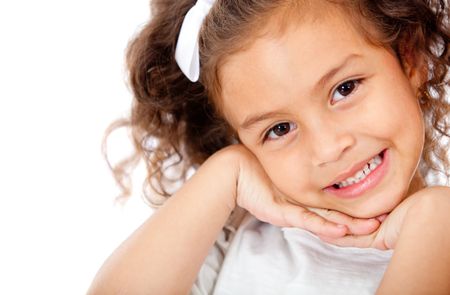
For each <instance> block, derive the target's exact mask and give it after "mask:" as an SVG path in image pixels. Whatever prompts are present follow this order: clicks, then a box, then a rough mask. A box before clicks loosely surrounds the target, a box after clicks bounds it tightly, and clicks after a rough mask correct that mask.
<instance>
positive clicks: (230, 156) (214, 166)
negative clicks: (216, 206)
mask: <svg viewBox="0 0 450 295" xmlns="http://www.w3.org/2000/svg"><path fill="white" fill-rule="evenodd" d="M240 161H241V155H240V151H239V148H237V147H236V146H228V147H225V148H223V149H221V150H219V151H217V152H216V153H215V154H213V155H212V156H211V157H210V158H208V160H207V161H206V162H205V163H204V166H208V167H207V169H208V172H207V174H209V175H210V177H211V180H212V182H213V183H214V186H215V187H216V189H215V191H216V192H217V197H218V198H220V200H221V201H223V202H224V204H225V205H226V206H227V207H228V208H229V209H230V211H232V210H234V209H235V207H236V206H237V201H236V200H237V183H238V178H239V167H240ZM205 168H206V167H205Z"/></svg>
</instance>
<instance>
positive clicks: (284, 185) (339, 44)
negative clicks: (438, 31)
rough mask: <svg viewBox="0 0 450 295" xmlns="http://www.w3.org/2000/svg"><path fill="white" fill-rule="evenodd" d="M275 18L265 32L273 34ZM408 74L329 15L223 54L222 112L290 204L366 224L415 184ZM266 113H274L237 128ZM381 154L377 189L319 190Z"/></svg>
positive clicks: (411, 76) (418, 128)
mask: <svg viewBox="0 0 450 295" xmlns="http://www.w3.org/2000/svg"><path fill="white" fill-rule="evenodd" d="M274 21H276V20H272V23H270V22H269V25H268V26H267V28H271V27H276V24H274V23H273V22H274ZM343 63H344V65H343ZM342 65H343V66H342ZM335 68H337V69H338V71H337V72H336V73H335V74H334V75H332V76H331V77H329V79H327V80H326V81H324V83H323V84H319V83H318V81H319V80H320V79H321V77H323V76H324V75H325V74H326V73H328V72H329V71H330V70H332V69H335ZM417 72H418V71H415V72H414V71H408V70H407V69H406V70H405V69H403V68H402V67H401V65H400V63H399V61H398V59H397V57H396V56H395V54H394V53H393V52H391V51H388V50H387V49H385V48H381V47H376V46H374V45H372V44H369V43H368V42H367V41H366V40H365V39H364V38H363V36H362V35H361V34H359V33H358V32H357V31H355V29H354V28H353V26H352V25H351V24H350V23H348V22H346V21H345V18H344V16H343V15H342V14H341V13H338V12H337V13H329V14H327V17H326V18H325V17H318V18H316V19H315V20H305V21H302V22H301V23H300V24H295V25H290V26H289V27H288V28H286V30H285V31H284V32H283V33H276V32H270V31H269V32H268V34H266V35H265V37H262V38H259V39H257V40H255V42H254V43H253V44H252V45H251V46H249V48H248V49H247V50H245V51H241V52H239V53H237V54H234V55H232V56H231V57H229V58H228V59H227V61H226V62H225V64H224V66H223V67H222V69H221V71H220V77H221V82H222V89H223V93H222V99H223V112H224V115H225V117H226V118H227V120H228V121H229V122H230V124H231V125H232V126H233V128H234V129H235V130H236V131H237V134H238V136H239V139H240V140H241V142H242V143H243V144H244V145H245V146H246V147H247V148H248V149H249V150H250V151H251V152H252V153H253V154H254V155H255V156H256V157H257V159H258V160H259V162H260V163H261V165H262V166H263V168H264V170H265V171H266V172H267V174H268V176H269V178H270V179H271V180H272V182H273V184H274V185H275V186H276V188H277V189H278V190H279V191H280V192H281V193H282V194H283V195H284V196H285V198H287V199H288V200H289V201H291V202H293V203H295V204H299V205H303V206H307V207H316V208H326V209H332V210H337V211H340V212H344V213H346V214H349V215H351V216H355V217H360V218H370V217H375V216H379V215H382V214H385V213H389V212H391V211H392V210H393V208H395V207H396V206H397V205H398V204H399V203H400V202H401V201H402V200H404V199H405V198H406V197H407V196H408V195H409V194H411V193H413V192H415V191H417V190H418V189H420V188H422V187H423V184H422V182H421V180H420V176H419V175H418V173H416V169H417V165H418V163H419V159H420V155H421V152H422V148H423V144H424V122H423V118H422V113H421V110H420V105H419V103H418V100H417V98H416V92H417V88H418V85H419V82H420V81H419V77H418V76H417V74H416V73H417ZM349 80H358V81H360V82H359V83H358V82H354V83H352V82H350V83H351V84H347V85H351V86H352V87H354V90H353V91H352V92H351V93H350V94H348V92H347V93H346V92H342V91H341V92H339V91H336V88H338V87H339V86H340V85H342V83H344V82H347V81H349ZM342 93H343V94H344V95H342ZM265 112H274V113H273V114H272V115H271V116H269V117H267V118H265V119H264V120H262V121H259V122H257V123H255V124H253V125H251V126H249V127H247V128H244V127H242V123H243V122H244V121H245V120H246V119H247V118H249V117H252V116H255V115H258V114H263V113H265ZM277 124H278V126H279V127H283V126H284V128H285V129H284V131H283V132H282V133H280V132H278V133H274V132H273V131H272V132H271V133H270V135H269V138H268V139H267V140H265V141H264V140H263V137H264V134H265V133H267V132H268V131H269V130H270V129H271V128H273V127H275V126H277ZM279 124H282V125H279ZM287 129H290V130H287ZM272 130H273V129H272ZM282 130H283V129H282ZM383 149H388V150H389V153H390V159H391V160H390V169H389V170H388V172H387V175H386V176H385V177H384V178H383V180H382V181H381V183H380V184H379V185H378V186H376V187H375V188H373V189H371V190H368V191H366V192H365V193H363V194H362V195H361V196H359V197H357V198H352V199H342V198H338V197H336V196H334V195H332V194H330V193H326V192H324V191H323V189H324V188H325V187H327V186H329V185H331V184H333V180H334V179H336V177H337V176H338V175H339V174H340V173H342V172H343V171H345V170H347V169H349V168H350V167H351V166H352V165H354V164H356V163H358V162H361V161H364V160H366V159H370V158H372V157H373V156H375V155H377V154H378V153H379V152H380V151H382V150H383ZM413 179H414V181H412V180H413ZM408 191H409V192H408Z"/></svg>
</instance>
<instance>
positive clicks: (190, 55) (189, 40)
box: [175, 0, 215, 82]
mask: <svg viewBox="0 0 450 295" xmlns="http://www.w3.org/2000/svg"><path fill="white" fill-rule="evenodd" d="M214 1H215V0H198V1H197V3H195V5H194V6H192V8H191V9H190V10H189V11H188V13H187V14H186V16H185V17H184V20H183V24H182V25H181V30H180V34H179V36H178V41H177V47H176V50H175V60H176V61H177V64H178V66H179V67H180V69H181V71H182V72H183V74H184V75H185V76H186V77H187V78H188V79H189V80H191V81H192V82H197V81H198V78H199V76H200V56H199V52H198V37H199V35H200V28H201V26H202V23H203V21H204V20H205V18H206V15H208V13H209V11H210V10H211V7H212V6H213V4H214Z"/></svg>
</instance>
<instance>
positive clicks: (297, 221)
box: [280, 204, 348, 238]
mask: <svg viewBox="0 0 450 295" xmlns="http://www.w3.org/2000/svg"><path fill="white" fill-rule="evenodd" d="M280 207H281V208H280V209H281V210H280V212H282V214H283V220H284V223H285V225H284V226H292V227H299V228H303V229H305V230H308V231H310V232H312V233H314V234H316V235H322V236H327V237H333V238H338V237H343V236H344V235H345V234H346V233H347V232H348V229H347V227H346V226H345V225H339V224H336V223H334V222H332V221H329V220H327V219H325V218H323V217H322V216H320V215H318V214H316V213H314V212H312V211H309V210H307V209H305V208H303V207H299V206H296V205H291V204H285V205H281V206H280Z"/></svg>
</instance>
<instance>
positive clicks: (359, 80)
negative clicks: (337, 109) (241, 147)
mask: <svg viewBox="0 0 450 295" xmlns="http://www.w3.org/2000/svg"><path fill="white" fill-rule="evenodd" d="M363 81H364V79H362V78H361V79H351V80H347V81H345V82H342V83H341V84H339V85H338V86H337V87H336V88H334V89H333V90H332V91H331V94H332V96H333V94H334V93H335V92H336V91H338V89H339V87H341V86H344V85H345V84H347V83H350V82H353V83H355V87H354V88H353V89H352V90H351V92H350V93H349V94H347V95H346V96H344V98H343V99H345V98H347V97H348V96H350V95H352V94H353V93H354V92H355V91H357V90H358V88H359V86H361V84H362V83H363ZM340 95H341V96H343V95H342V94H340ZM341 100H342V99H341ZM331 104H332V105H334V104H333V103H331ZM286 123H288V124H290V125H289V126H291V124H294V127H295V128H290V129H289V131H288V132H290V131H291V130H292V129H293V130H295V129H297V125H296V124H295V123H291V122H281V123H278V124H276V125H274V126H272V127H271V128H270V129H269V130H267V131H266V132H265V133H264V138H263V143H264V142H266V141H267V140H268V138H269V135H270V133H271V132H272V131H274V129H275V128H276V127H277V126H280V125H282V124H286ZM284 136H286V135H281V136H280V137H278V138H282V137H284ZM270 140H278V139H270Z"/></svg>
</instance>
